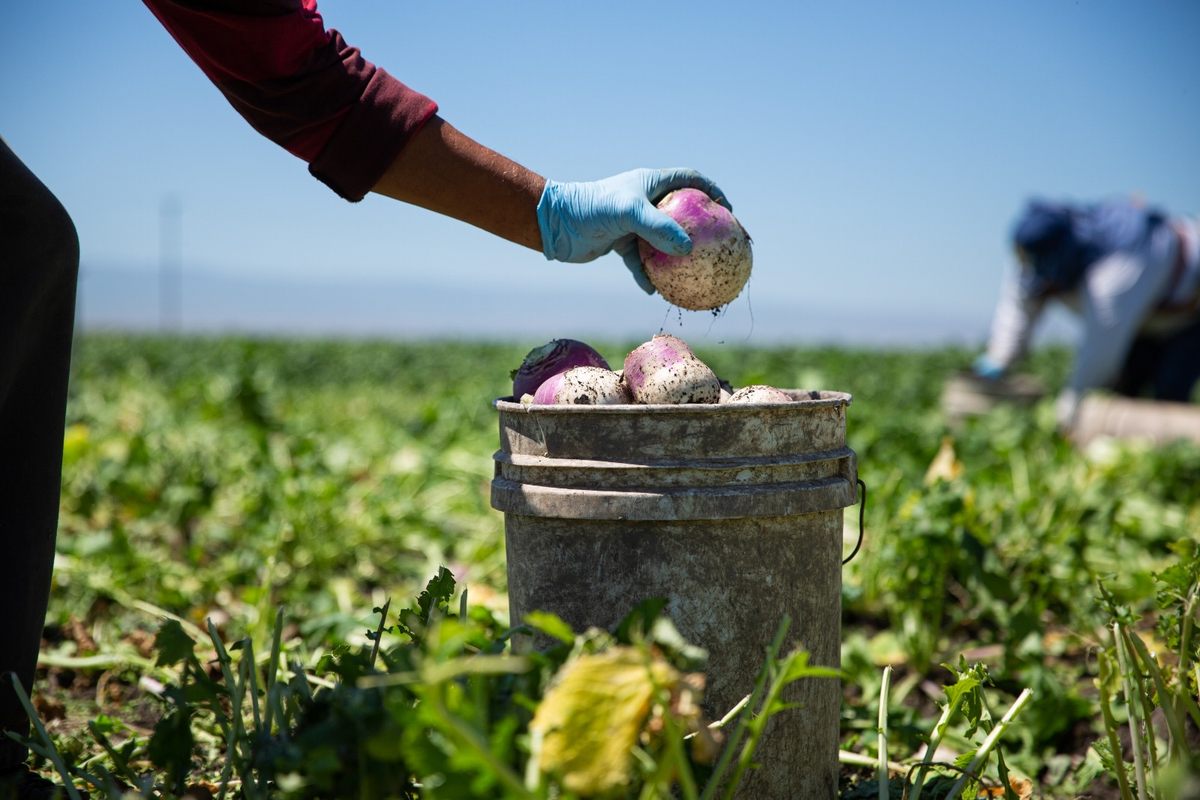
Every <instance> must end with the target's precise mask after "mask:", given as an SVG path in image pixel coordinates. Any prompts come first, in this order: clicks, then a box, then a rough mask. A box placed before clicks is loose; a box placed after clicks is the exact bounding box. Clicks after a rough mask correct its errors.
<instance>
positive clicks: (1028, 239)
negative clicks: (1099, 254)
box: [1013, 200, 1089, 295]
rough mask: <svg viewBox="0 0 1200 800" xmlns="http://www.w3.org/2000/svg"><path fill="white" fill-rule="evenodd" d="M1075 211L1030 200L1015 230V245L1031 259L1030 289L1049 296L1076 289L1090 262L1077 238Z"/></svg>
mask: <svg viewBox="0 0 1200 800" xmlns="http://www.w3.org/2000/svg"><path fill="white" fill-rule="evenodd" d="M1074 216H1075V211H1074V210H1073V209H1072V208H1071V207H1070V206H1068V205H1066V204H1064V203H1051V202H1047V201H1045V200H1030V201H1029V203H1027V204H1026V206H1025V209H1024V210H1023V211H1022V212H1021V215H1020V216H1019V217H1018V218H1017V223H1016V225H1015V226H1014V227H1013V244H1015V245H1016V246H1017V247H1019V248H1020V249H1021V250H1022V251H1023V252H1024V253H1025V255H1026V256H1027V258H1028V266H1029V270H1028V271H1027V272H1026V283H1027V288H1028V289H1029V290H1030V293H1031V294H1037V295H1040V294H1047V293H1049V292H1054V291H1063V290H1067V289H1070V288H1072V287H1074V286H1075V285H1076V284H1077V283H1078V282H1079V279H1080V278H1081V277H1082V276H1083V273H1084V270H1086V269H1087V265H1088V263H1089V259H1088V258H1087V253H1086V252H1085V248H1083V247H1081V245H1080V242H1079V241H1077V238H1076V235H1075V234H1076V230H1075V220H1074Z"/></svg>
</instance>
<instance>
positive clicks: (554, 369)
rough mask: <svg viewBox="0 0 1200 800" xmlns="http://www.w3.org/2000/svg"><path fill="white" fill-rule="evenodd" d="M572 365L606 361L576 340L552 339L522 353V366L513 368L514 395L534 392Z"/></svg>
mask: <svg viewBox="0 0 1200 800" xmlns="http://www.w3.org/2000/svg"><path fill="white" fill-rule="evenodd" d="M572 367H602V368H604V369H608V362H607V361H605V360H604V357H603V356H602V355H600V354H599V353H598V352H596V350H595V349H594V348H593V347H591V346H590V345H587V344H584V343H583V342H580V341H577V340H575V339H553V340H551V341H549V342H547V343H546V344H544V345H542V346H541V347H535V348H534V349H532V350H530V351H529V354H528V355H527V356H525V360H524V361H522V362H521V366H519V367H518V368H517V369H515V370H513V372H512V375H511V376H510V377H511V378H512V379H513V397H517V398H519V397H521V396H522V395H525V394H533V393H534V392H536V391H537V390H538V387H539V386H541V385H542V384H543V383H545V382H546V379H547V378H550V377H553V376H554V375H558V374H559V373H561V372H566V371H567V370H569V369H571V368H572Z"/></svg>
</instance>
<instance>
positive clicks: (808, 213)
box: [0, 0, 1200, 338]
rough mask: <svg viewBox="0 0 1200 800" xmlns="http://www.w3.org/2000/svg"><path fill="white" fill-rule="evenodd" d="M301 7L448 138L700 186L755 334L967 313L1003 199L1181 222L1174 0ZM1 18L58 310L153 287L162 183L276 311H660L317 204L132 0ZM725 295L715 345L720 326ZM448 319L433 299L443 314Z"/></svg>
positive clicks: (391, 206)
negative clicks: (727, 208)
mask: <svg viewBox="0 0 1200 800" xmlns="http://www.w3.org/2000/svg"><path fill="white" fill-rule="evenodd" d="M321 10H322V12H323V14H324V16H325V19H326V23H327V25H329V26H330V27H334V28H337V29H339V30H341V31H342V32H343V34H344V35H345V37H346V38H347V40H348V41H350V42H351V43H352V44H355V45H357V46H359V47H361V48H362V50H363V52H364V54H365V55H366V56H367V57H368V58H370V59H371V60H373V61H375V62H376V63H378V64H380V65H381V66H383V67H385V68H386V69H388V70H389V71H390V72H392V73H393V74H395V75H396V76H398V77H399V78H400V79H401V80H403V81H405V82H406V83H408V84H409V85H411V86H413V87H414V88H416V89H418V90H420V91H422V92H424V93H426V94H428V95H430V96H431V97H433V98H434V99H435V100H437V101H438V103H439V104H440V106H441V113H442V115H443V116H444V117H445V118H446V119H448V120H449V121H450V122H452V123H453V124H454V125H456V126H457V127H458V128H460V129H461V130H463V131H465V132H466V133H468V134H469V135H471V136H473V137H475V138H476V139H478V140H480V141H482V142H483V143H485V144H487V145H489V146H491V147H493V148H494V149H496V150H499V151H501V152H503V153H505V154H506V155H508V156H510V157H512V158H514V159H516V160H517V161H520V162H521V163H523V164H525V165H527V166H529V167H530V168H532V169H534V170H536V171H538V172H540V173H541V174H543V175H547V176H550V177H553V178H557V179H590V178H599V177H604V176H606V175H609V174H612V173H615V172H618V171H621V170H624V169H627V168H631V167H636V166H677V165H684V166H692V167H695V168H697V169H700V170H701V171H703V172H705V173H707V174H708V175H710V176H711V177H712V178H714V179H715V180H716V181H717V182H718V183H719V184H720V185H721V186H722V188H723V189H724V190H725V191H726V193H727V194H728V196H729V197H730V199H731V200H732V202H733V205H734V210H735V212H736V213H737V215H738V217H739V218H740V219H741V221H742V222H743V224H744V225H745V226H746V228H747V229H748V230H749V231H750V233H751V234H752V235H753V237H754V241H755V269H754V277H753V279H752V281H751V283H750V286H749V290H748V294H749V299H750V300H751V301H752V303H753V306H754V313H755V315H756V318H757V320H758V323H759V324H761V325H762V326H763V327H762V329H763V330H764V331H766V330H772V331H786V330H788V325H789V324H790V322H791V320H792V319H793V318H794V319H795V320H797V327H796V330H797V331H798V332H799V331H801V330H804V331H805V332H804V334H803V335H804V336H809V337H811V335H812V332H811V328H807V329H805V328H803V327H802V326H800V325H799V322H798V321H799V320H800V319H802V318H804V317H805V316H806V315H811V314H817V313H824V314H826V315H831V314H833V315H843V316H842V317H841V318H843V319H844V323H841V324H845V325H855V324H856V320H868V319H876V318H887V317H889V316H906V315H908V316H913V317H919V318H924V319H927V320H937V319H939V318H942V317H944V318H946V319H948V320H949V319H957V320H960V321H961V320H963V319H974V320H978V322H977V327H978V329H979V331H980V332H981V333H982V331H983V329H984V328H985V327H986V324H987V318H988V317H989V316H990V313H991V308H992V303H993V300H994V294H995V291H996V288H997V286H998V283H999V280H1000V278H999V276H1000V271H1001V270H1002V269H1003V268H1004V266H1005V263H1006V261H1007V251H1006V247H1005V235H1006V232H1007V229H1008V227H1009V224H1010V222H1011V219H1012V217H1013V214H1014V213H1015V212H1016V210H1017V208H1018V206H1019V205H1020V203H1021V202H1022V200H1023V199H1024V198H1025V197H1026V196H1028V195H1029V194H1030V193H1042V194H1048V195H1052V196H1057V197H1074V198H1083V199H1092V198H1098V197H1101V196H1106V195H1112V194H1119V193H1127V192H1140V193H1142V194H1143V195H1145V196H1146V197H1147V198H1148V199H1150V200H1151V201H1154V202H1158V203H1161V204H1163V205H1165V206H1166V207H1168V208H1170V209H1172V210H1175V211H1180V212H1185V211H1186V212H1189V213H1197V212H1200V2H1195V1H1194V0H1175V1H1174V2H1165V1H1163V0H1140V1H1137V2H1135V1H1134V0H1081V1H1079V2H1060V1H1059V0H1020V1H1015V2H950V0H946V1H945V2H906V3H898V2H852V3H829V2H788V3H775V2H757V3H755V2H748V3H742V4H732V3H722V4H718V3H705V2H695V1H693V2H690V3H675V2H659V3H634V2H615V1H612V0H610V1H609V2H604V3H564V2H522V3H494V2H493V3H484V2H475V3H465V2H448V1H442V2H436V3H412V2H395V1H393V2H388V3H383V2H377V1H376V0H353V2H352V1H351V0H324V2H322V4H321ZM7 18H8V22H9V25H10V28H9V30H10V37H9V40H8V41H7V42H6V44H5V47H4V48H2V49H0V100H2V102H0V133H2V134H3V136H4V137H5V138H6V139H7V141H8V142H9V144H10V145H11V146H12V147H13V149H14V150H16V152H17V153H18V154H19V155H21V156H22V158H24V159H25V161H26V162H27V163H28V164H29V165H30V166H31V167H32V168H33V169H34V170H35V171H36V172H37V173H38V174H39V175H40V176H41V177H42V178H43V180H44V181H45V182H46V183H47V184H48V185H49V186H50V187H51V188H52V189H53V190H54V191H55V192H56V193H57V194H58V195H59V197H60V198H61V199H62V200H63V202H64V204H65V205H66V206H67V208H68V209H69V210H70V211H71V213H72V215H73V216H74V218H75V220H76V223H77V226H78V228H79V232H80V238H81V242H82V252H83V264H84V270H85V280H84V285H85V302H86V298H87V294H86V292H87V284H88V281H89V280H91V277H90V276H94V275H98V274H100V273H103V272H105V271H111V270H130V271H133V272H134V273H138V274H141V273H144V275H143V277H144V280H145V281H146V282H147V283H148V284H149V283H152V282H153V280H154V272H153V270H154V266H155V264H156V262H157V260H158V210H159V205H160V203H161V202H162V199H163V198H164V197H166V196H169V195H175V196H178V197H179V199H180V201H181V202H182V205H183V209H184V216H183V242H184V250H183V252H184V265H185V269H186V270H187V272H188V273H189V274H196V275H204V274H221V275H224V276H233V277H236V278H238V279H246V280H253V281H258V282H260V283H264V282H265V283H270V282H275V281H279V282H281V283H280V285H281V286H284V287H285V288H284V289H281V293H280V295H279V297H278V303H279V309H284V310H285V311H286V308H287V301H288V295H287V291H286V285H287V284H289V283H296V282H303V283H331V284H332V283H338V284H347V283H350V284H353V283H356V282H357V283H361V284H362V285H364V286H379V287H388V288H386V289H381V290H380V291H386V292H390V293H391V294H390V295H389V296H388V297H387V298H386V300H387V303H386V304H385V305H387V304H390V303H392V302H394V307H395V313H396V314H397V315H399V316H403V315H404V314H406V313H408V312H409V311H415V308H413V307H412V306H413V304H414V303H417V302H422V301H420V298H421V297H423V296H424V295H421V294H420V292H417V291H416V290H415V289H414V291H413V292H411V293H410V292H408V291H406V290H405V288H404V287H405V286H413V287H422V290H434V291H441V292H442V293H443V294H444V295H449V293H450V290H452V289H453V287H455V286H470V287H471V288H472V289H473V290H474V291H484V290H486V291H492V290H495V291H496V292H498V293H501V294H500V295H499V296H501V297H502V298H503V300H502V302H503V303H505V304H506V306H507V309H506V310H507V312H509V313H511V315H512V316H513V317H514V318H521V319H524V320H527V321H529V320H533V321H534V322H533V323H531V324H532V325H533V326H534V328H536V320H537V318H538V315H539V312H540V309H541V308H544V304H546V303H553V304H554V305H555V306H556V308H557V309H558V310H561V309H564V308H566V309H570V308H571V307H573V306H577V305H578V306H581V307H582V306H589V307H592V308H593V309H594V308H595V307H596V306H597V304H599V306H600V307H602V309H603V311H604V313H610V310H611V315H612V317H613V319H615V320H620V321H621V324H622V325H632V326H634V327H636V328H638V329H642V328H644V329H645V330H646V331H647V332H652V331H653V330H654V329H656V328H657V327H658V326H659V325H660V324H662V321H663V318H664V313H665V311H666V304H665V301H663V300H661V299H660V298H657V297H656V298H643V297H641V296H640V295H639V294H638V293H637V290H636V288H635V287H634V284H633V282H632V281H631V280H630V279H629V277H628V276H627V275H626V273H625V271H624V268H623V266H622V265H621V263H620V261H619V259H617V258H616V257H615V256H608V257H606V258H604V259H602V260H601V261H599V262H596V263H594V264H592V265H583V266H575V265H561V264H552V263H549V262H546V261H545V260H544V259H543V258H542V256H541V255H540V254H538V253H534V252H532V251H526V250H524V249H522V248H520V247H517V246H516V245H512V244H509V243H507V242H504V241H501V240H497V239H493V238H491V237H489V236H488V235H487V234H484V233H482V232H479V231H477V230H474V229H471V228H469V227H467V226H464V225H462V224H460V223H456V222H453V221H449V220H445V219H442V218H439V217H436V216H435V215H432V214H430V213H428V212H425V211H423V210H420V209H416V208H412V207H407V206H403V205H400V204H397V203H395V202H394V201H389V200H384V199H379V198H369V199H368V200H366V201H364V202H363V203H360V204H349V203H346V202H345V201H343V200H341V199H340V198H338V197H337V196H335V195H334V194H333V193H332V192H330V191H329V190H328V189H327V188H326V187H324V186H323V185H322V184H320V183H319V182H317V181H316V180H314V179H313V178H311V177H310V176H309V175H308V173H307V171H306V169H305V166H304V165H303V164H302V163H301V162H299V161H297V160H296V159H295V158H293V157H292V156H290V155H289V154H287V153H286V152H284V151H283V150H281V149H279V148H277V147H276V146H275V145H273V144H271V143H270V142H268V141H266V140H265V139H262V138H260V137H259V136H258V134H256V133H254V132H253V131H252V130H251V129H250V128H249V127H248V126H247V125H246V124H245V123H244V122H243V121H242V119H241V118H240V117H239V116H238V115H237V114H236V113H234V112H233V110H232V109H231V108H230V107H229V106H228V105H227V104H226V103H225V101H224V99H223V98H222V97H221V96H220V94H219V93H218V92H217V91H216V89H214V88H213V87H212V86H211V85H210V84H209V83H208V82H207V80H206V79H205V78H204V77H203V75H202V74H201V73H200V71H199V70H198V69H197V68H196V67H195V66H194V65H193V64H192V63H191V62H190V61H189V60H188V59H187V57H186V56H185V55H184V54H183V52H182V51H181V50H180V49H179V48H178V47H177V46H176V45H175V43H174V42H173V40H172V39H171V38H170V37H169V36H168V35H167V33H166V32H165V31H164V30H163V29H162V28H161V27H160V26H159V24H158V23H157V21H156V20H155V19H154V18H153V17H152V16H151V14H150V13H149V12H148V11H147V10H146V9H145V7H144V6H143V5H142V4H141V3H140V2H137V1H136V0H105V2H83V0H69V1H67V2H63V0H45V1H44V2H22V3H15V4H12V8H10V9H9V10H8V13H7ZM526 288H528V289H529V290H530V291H532V292H534V294H531V295H530V296H529V297H528V299H522V294H521V293H520V292H519V291H514V290H522V291H523V290H524V289H526ZM406 304H407V305H406ZM742 306H744V303H743V302H742V301H741V300H739V301H738V302H737V303H735V308H734V309H733V310H732V311H731V312H730V315H729V317H728V318H726V319H723V320H718V321H717V322H716V323H715V325H718V326H725V329H724V333H723V334H722V335H730V336H737V337H738V338H742V336H743V335H744V334H745V333H746V331H748V330H749V329H748V328H745V322H744V320H742V319H741V318H740V317H739V316H738V314H739V313H741V310H742ZM279 309H277V310H276V311H279ZM189 313H190V311H189V310H187V309H185V317H186V316H187V315H188V314H189ZM231 313H232V312H231ZM239 313H250V314H253V311H252V309H251V310H250V311H248V312H239ZM297 313H298V314H299V313H306V312H302V311H297ZM458 313H459V312H458V311H456V310H455V309H454V308H447V309H446V310H445V316H446V321H445V326H448V329H453V328H454V326H455V325H456V324H457V322H456V320H455V317H456V314H458ZM273 318H277V317H273ZM832 319H834V320H836V319H838V317H837V316H834V317H832ZM231 320H232V321H234V322H239V321H240V323H241V324H249V323H247V322H246V320H244V319H241V318H240V317H239V318H237V319H234V318H233V317H231ZM461 323H462V329H463V330H464V331H466V332H470V325H469V320H467V319H462V320H461ZM703 324H704V326H706V329H707V327H708V326H711V325H713V324H714V323H712V322H711V320H704V321H703ZM828 324H830V325H834V324H838V323H836V321H835V322H830V323H828ZM443 332H444V331H443ZM501 333H503V331H501ZM545 333H546V338H549V337H550V336H554V335H571V333H572V332H571V331H567V330H562V329H561V328H558V329H556V330H547V331H545ZM530 335H533V334H530ZM797 335H801V334H800V333H798V334H797Z"/></svg>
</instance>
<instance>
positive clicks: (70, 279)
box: [0, 140, 79, 772]
mask: <svg viewBox="0 0 1200 800" xmlns="http://www.w3.org/2000/svg"><path fill="white" fill-rule="evenodd" d="M78 272H79V240H78V238H77V237H76V235H75V226H74V225H73V224H72V223H71V218H70V217H69V216H68V215H67V212H66V211H65V210H64V209H63V207H62V205H61V204H60V203H59V202H58V200H56V199H55V197H54V195H52V194H51V193H50V191H49V190H48V189H47V188H46V187H45V186H43V185H42V182H41V181H39V180H38V179H37V177H36V176H34V174H33V173H32V172H30V171H29V169H28V168H26V166H25V165H24V164H22V163H21V161H20V160H19V159H18V158H17V157H16V156H15V155H14V154H13V152H12V150H10V149H9V148H8V145H6V144H5V143H4V142H3V140H0V675H2V677H3V681H2V682H0V772H2V771H3V770H4V769H5V768H8V767H12V766H14V765H15V764H17V763H20V762H22V761H24V760H25V757H26V755H27V753H26V751H25V749H24V748H23V747H20V746H19V745H17V744H16V743H15V742H13V741H12V740H11V739H10V738H9V737H7V736H4V735H3V731H16V732H18V733H20V734H22V735H24V734H26V733H27V731H28V725H27V723H28V718H27V717H26V715H25V711H24V709H23V708H22V707H21V704H20V703H19V701H18V698H17V695H16V693H15V692H14V691H13V689H12V683H11V677H10V674H9V673H16V675H17V677H19V678H20V679H21V684H22V685H23V686H24V687H25V691H26V692H28V691H30V687H31V684H32V683H33V674H34V669H35V668H36V666H37V654H38V646H39V644H40V642H41V637H42V625H43V623H44V622H45V618H46V603H47V601H48V599H49V594H50V568H51V566H52V564H53V561H54V537H55V531H56V528H57V526H58V501H59V491H60V486H61V473H62V445H63V420H64V415H65V411H66V401H67V373H68V368H69V365H70V359H71V335H72V329H73V326H74V321H75V282H76V278H77V276H78Z"/></svg>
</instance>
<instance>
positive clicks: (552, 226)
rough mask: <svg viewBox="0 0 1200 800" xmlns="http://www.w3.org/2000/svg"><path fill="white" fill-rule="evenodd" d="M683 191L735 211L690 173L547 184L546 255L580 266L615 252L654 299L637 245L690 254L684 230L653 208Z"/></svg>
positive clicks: (643, 172) (540, 213)
mask: <svg viewBox="0 0 1200 800" xmlns="http://www.w3.org/2000/svg"><path fill="white" fill-rule="evenodd" d="M685 187H688V188H693V189H699V190H700V191H702V192H704V193H705V194H707V195H708V196H709V197H711V198H713V199H714V200H716V201H717V202H718V203H720V204H721V205H723V206H725V207H726V208H728V209H730V210H731V211H732V210H733V209H732V207H731V206H730V205H729V201H728V200H726V199H725V193H724V192H722V191H721V190H720V189H719V188H718V187H717V185H716V184H715V183H713V182H712V181H710V180H709V179H708V178H706V177H704V176H703V175H701V174H700V173H699V172H696V171H695V170H692V169H635V170H630V171H629V172H622V173H621V174H620V175H614V176H612V177H611V178H605V179H604V180H599V181H587V182H579V183H559V182H557V181H546V188H545V189H543V190H542V197H541V199H540V200H539V201H538V205H537V219H538V228H539V229H540V230H541V233H542V252H544V253H545V254H546V258H548V259H550V260H552V261H567V262H571V263H575V264H579V263H583V262H585V261H591V260H592V259H595V258H599V257H600V256H602V255H604V254H605V253H607V252H609V251H610V250H616V251H617V253H619V254H620V256H621V258H623V259H624V260H625V266H626V267H628V269H629V271H630V272H631V273H632V274H633V278H634V280H636V281H637V282H638V286H640V287H642V289H643V290H644V291H645V292H646V293H647V294H654V287H653V286H652V285H651V284H650V279H649V278H647V277H646V271H645V269H643V267H642V259H641V256H639V255H638V248H637V240H638V239H639V238H641V239H645V240H646V241H647V242H649V243H650V244H651V245H653V246H654V247H656V248H657V249H659V250H661V251H663V252H664V253H670V254H671V255H686V254H687V253H690V252H691V251H692V240H691V239H690V238H688V235H687V233H685V232H684V230H683V228H681V227H679V224H678V223H677V222H675V220H673V219H671V218H670V217H668V216H667V215H666V214H664V213H662V212H661V211H659V210H658V209H657V208H655V207H654V204H655V203H656V202H658V201H659V200H661V199H662V198H663V196H665V195H666V194H667V193H668V192H671V191H674V190H675V189H682V188H685Z"/></svg>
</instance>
